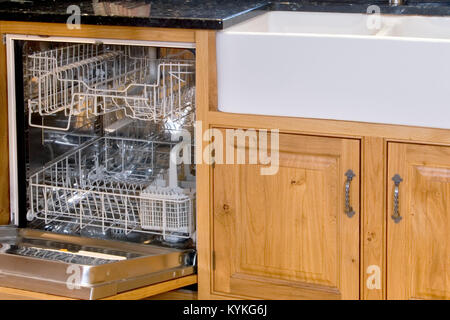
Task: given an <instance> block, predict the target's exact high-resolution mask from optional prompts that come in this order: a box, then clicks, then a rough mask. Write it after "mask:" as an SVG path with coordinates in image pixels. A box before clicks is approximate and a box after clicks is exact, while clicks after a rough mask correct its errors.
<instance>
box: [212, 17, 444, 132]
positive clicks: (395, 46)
mask: <svg viewBox="0 0 450 320" xmlns="http://www.w3.org/2000/svg"><path fill="white" fill-rule="evenodd" d="M367 19H368V15H364V14H343V13H311V12H277V11H275V12H268V13H265V14H263V15H260V16H258V17H256V18H253V19H251V20H248V21H246V22H243V23H241V24H237V25H235V26H233V27H231V28H228V29H225V30H223V31H221V32H219V33H218V36H217V54H218V56H217V68H218V70H217V71H218V98H219V110H221V111H224V112H233V113H247V114H266V115H280V116H292V117H305V118H320V119H336V120H350V121H364V122H375V123H389V124H403V125H412V126H427V127H436V128H450V18H446V17H418V16H381V22H380V28H379V29H372V28H368V24H367ZM370 19H373V16H371V18H370ZM371 21H373V20H371ZM369 25H374V24H373V23H372V24H371V23H369Z"/></svg>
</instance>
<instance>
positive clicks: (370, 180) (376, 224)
mask: <svg viewBox="0 0 450 320" xmlns="http://www.w3.org/2000/svg"><path fill="white" fill-rule="evenodd" d="M385 149H386V142H385V140H384V139H383V138H378V137H364V139H363V148H362V152H363V157H362V159H363V161H362V168H363V169H362V171H363V173H362V188H363V190H362V195H363V197H362V198H363V203H362V212H363V215H362V223H361V226H362V228H361V243H362V246H361V255H362V268H361V292H362V298H363V299H366V300H380V299H384V298H385V293H386V286H385V282H386V267H385V264H386V257H385V256H386V252H385V245H386V241H385V240H386V230H385V221H386V213H385V212H386V210H385V208H386V207H385V201H384V200H385V190H386V188H385V187H384V186H385V176H386V174H385V162H386V150H385ZM373 267H375V268H377V267H378V268H379V270H380V274H379V275H377V274H374V272H376V269H374V270H375V271H374V270H372V268H373ZM368 270H369V271H371V273H370V274H368V273H367V271H368ZM373 276H375V277H376V276H379V277H380V278H379V279H376V278H374V277H373ZM369 277H371V278H370V280H371V281H373V282H371V284H372V286H370V287H369V286H368V284H367V281H368V280H369ZM377 284H380V286H381V287H380V288H377Z"/></svg>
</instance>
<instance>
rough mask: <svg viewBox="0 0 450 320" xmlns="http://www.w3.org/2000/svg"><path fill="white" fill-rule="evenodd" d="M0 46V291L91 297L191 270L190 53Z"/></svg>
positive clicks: (16, 40)
mask: <svg viewBox="0 0 450 320" xmlns="http://www.w3.org/2000/svg"><path fill="white" fill-rule="evenodd" d="M7 39H8V40H7V49H8V50H7V51H8V64H9V69H8V80H9V82H8V86H9V87H8V88H9V94H10V95H12V96H13V97H10V98H9V101H10V103H9V110H10V112H9V126H10V150H12V151H11V155H10V166H11V170H10V171H11V178H10V180H11V186H10V189H11V215H12V217H11V219H12V222H13V226H9V228H2V229H0V285H5V286H13V287H14V286H15V287H20V288H24V289H30V290H38V291H44V292H50V293H52V292H53V293H57V294H61V295H67V296H72V297H77V298H100V297H104V296H108V295H112V294H116V293H119V292H121V291H123V290H129V289H132V288H135V287H139V286H144V285H148V284H152V283H156V282H161V281H165V280H169V279H173V278H176V277H180V276H183V275H188V274H192V273H194V272H195V263H196V253H195V225H196V221H195V212H196V206H195V199H196V193H195V165H194V161H193V155H194V152H193V150H194V141H193V139H191V137H194V136H195V135H194V134H193V132H194V122H195V48H194V46H189V45H187V46H186V45H185V46H184V47H181V45H178V44H175V45H174V46H173V47H171V45H173V44H171V43H166V44H164V43H163V44H161V43H158V44H157V45H152V44H151V43H140V44H139V45H137V44H133V43H131V44H130V42H126V41H124V42H121V43H118V42H113V41H110V42H109V43H108V41H100V40H95V41H93V40H90V39H88V40H86V41H79V42H74V40H70V41H64V39H51V38H49V39H45V40H42V39H34V38H30V37H25V38H20V37H9V38H7ZM67 40H68V39H67ZM11 227H14V228H15V231H14V232H12V231H11ZM87 244H89V245H87ZM118 248H120V250H119V249H118ZM30 265H35V266H36V268H30ZM73 266H77V267H79V268H82V270H83V271H82V272H81V274H82V275H83V277H80V279H78V280H79V281H78V282H77V283H76V284H77V285H76V286H75V287H76V288H75V289H74V288H73V285H71V284H70V283H72V282H73V281H72V282H71V281H69V280H68V278H69V277H70V275H71V274H72V273H71V272H69V271H70V270H72V269H73ZM70 268H72V269H70ZM37 270H39V271H37ZM43 270H44V271H43ZM46 270H53V271H52V272H48V271H46ZM68 270H69V271H68ZM113 270H116V272H113ZM68 275H69V277H68ZM112 275H113V276H112ZM68 281H69V282H68ZM55 283H57V284H58V285H51V284H55ZM46 284H47V285H46ZM55 288H57V289H55Z"/></svg>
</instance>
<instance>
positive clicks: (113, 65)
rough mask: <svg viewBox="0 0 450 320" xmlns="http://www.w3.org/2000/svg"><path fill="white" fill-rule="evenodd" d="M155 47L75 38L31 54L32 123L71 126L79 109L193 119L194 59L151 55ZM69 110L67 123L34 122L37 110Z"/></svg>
mask: <svg viewBox="0 0 450 320" xmlns="http://www.w3.org/2000/svg"><path fill="white" fill-rule="evenodd" d="M149 50H150V48H147V47H133V46H119V45H114V46H113V45H110V46H102V45H95V44H75V45H71V46H65V47H59V48H56V49H52V50H48V51H41V52H37V53H34V54H32V55H30V56H29V57H28V58H29V61H28V63H27V65H28V71H29V74H30V77H31V92H32V94H33V95H34V96H33V98H32V99H29V100H28V109H29V124H30V126H34V127H40V128H47V129H59V130H68V129H69V128H70V124H71V118H72V116H74V115H84V116H86V117H91V116H97V115H102V114H105V113H109V112H113V111H117V110H124V111H125V114H126V115H127V116H128V117H130V118H133V119H139V120H145V121H161V120H165V119H180V118H184V117H191V118H192V119H193V112H192V111H193V110H194V103H195V102H194V100H195V77H194V76H195V65H194V62H193V60H177V59H175V58H173V59H172V58H169V59H151V58H149V57H151V55H150V54H149ZM57 113H64V116H65V117H66V118H67V125H66V126H65V127H51V126H45V125H43V124H42V123H41V124H36V123H33V122H32V115H33V114H39V115H40V116H42V117H44V116H49V115H54V114H57Z"/></svg>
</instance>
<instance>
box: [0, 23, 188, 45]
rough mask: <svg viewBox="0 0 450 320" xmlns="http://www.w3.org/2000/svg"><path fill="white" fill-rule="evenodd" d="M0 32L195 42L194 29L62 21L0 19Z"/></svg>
mask: <svg viewBox="0 0 450 320" xmlns="http://www.w3.org/2000/svg"><path fill="white" fill-rule="evenodd" d="M0 28H1V30H2V33H6V34H29V35H42V36H55V37H80V38H105V39H123V40H145V41H173V42H195V30H189V29H175V28H148V27H124V26H96V25H82V26H81V29H68V28H67V26H66V24H64V23H42V22H22V21H21V22H18V21H0Z"/></svg>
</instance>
